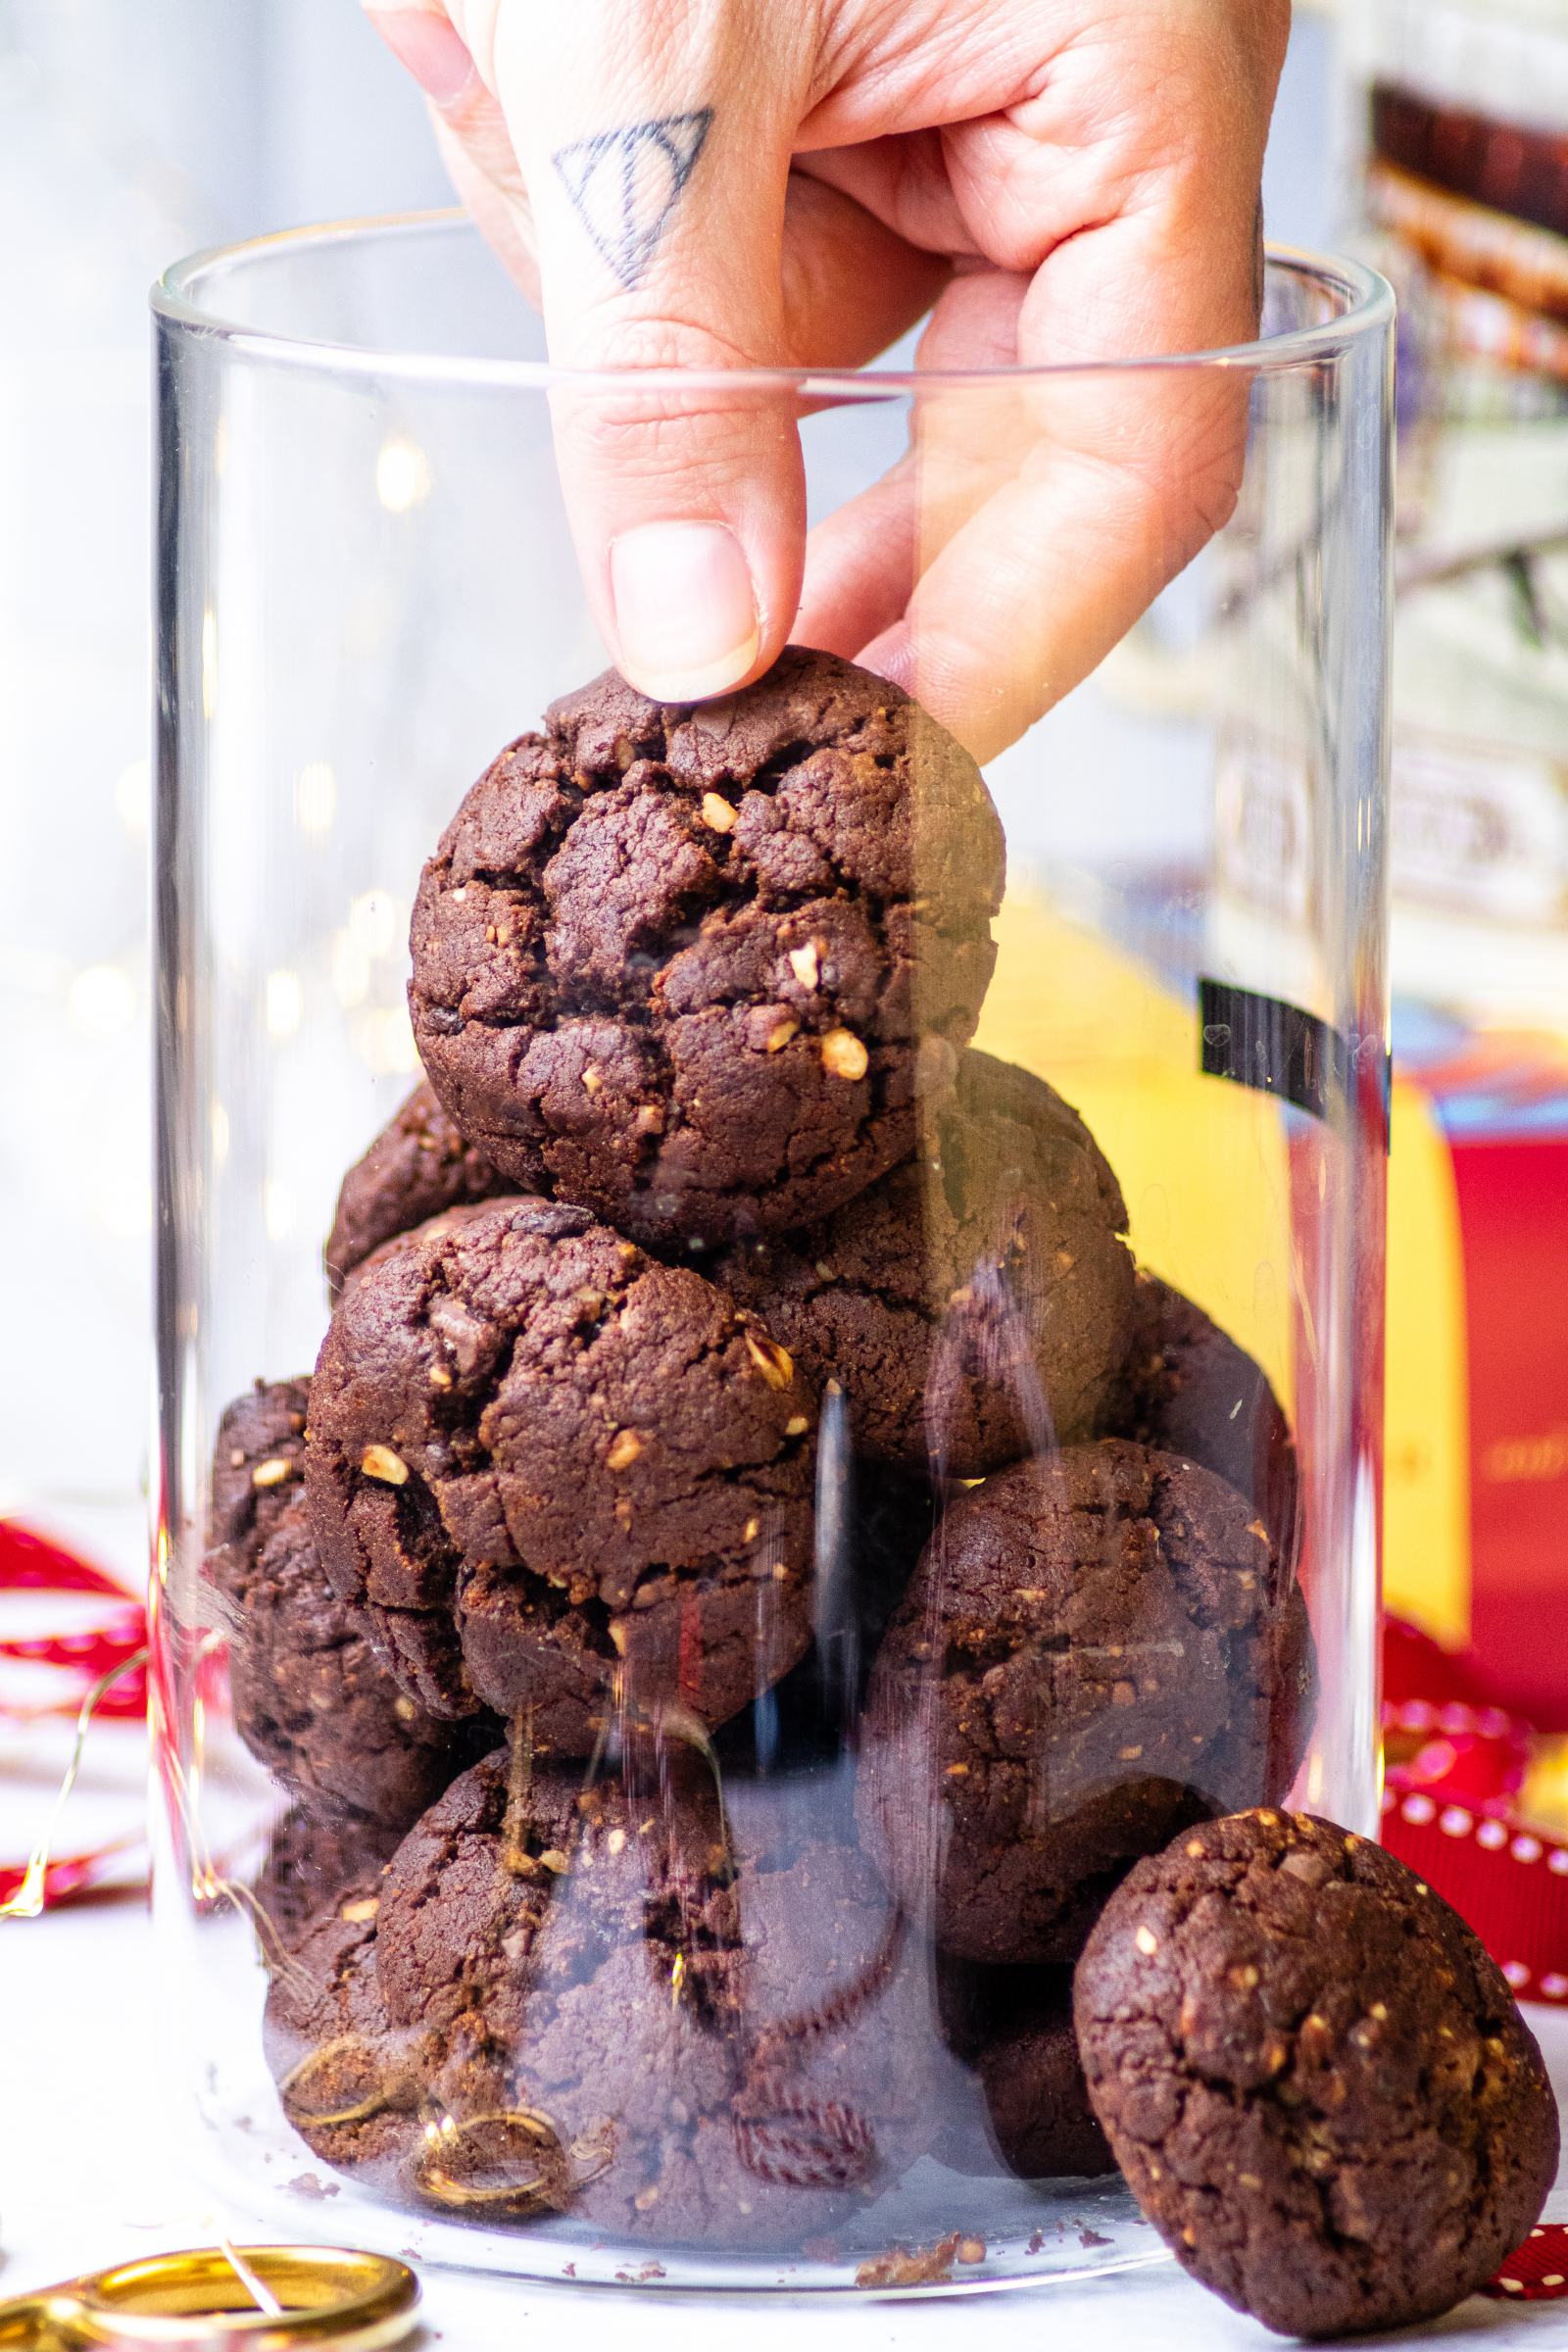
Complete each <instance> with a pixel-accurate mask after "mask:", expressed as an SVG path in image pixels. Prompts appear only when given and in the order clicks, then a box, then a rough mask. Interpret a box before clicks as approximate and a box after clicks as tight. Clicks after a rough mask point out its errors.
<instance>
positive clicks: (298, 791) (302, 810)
mask: <svg viewBox="0 0 1568 2352" xmlns="http://www.w3.org/2000/svg"><path fill="white" fill-rule="evenodd" d="M336 812H337V778H336V777H335V776H334V775H333V773H332V770H331V767H330V766H329V764H328V762H327V761H326V760H311V762H310V763H309V765H308V766H306V767H302V768H301V769H300V772H299V774H298V775H297V776H296V777H295V779H294V822H295V823H296V824H297V825H298V827H299V829H300V831H301V832H302V833H329V832H330V831H331V829H332V818H333V816H334V815H335V814H336Z"/></svg>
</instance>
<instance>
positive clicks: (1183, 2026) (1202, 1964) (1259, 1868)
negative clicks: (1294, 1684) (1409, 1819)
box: [1073, 1812, 1557, 2336]
mask: <svg viewBox="0 0 1568 2352" xmlns="http://www.w3.org/2000/svg"><path fill="white" fill-rule="evenodd" d="M1073 2005H1074V2015H1075V2018H1076V2022H1077V2027H1078V2037H1079V2044H1080V2047H1081V2049H1082V2052H1083V2059H1084V2066H1085V2070H1086V2073H1087V2076H1088V2081H1089V2090H1090V2096H1091V2097H1092V2099H1093V2101H1094V2104H1095V2109H1096V2112H1097V2114H1098V2115H1099V2117H1100V2120H1101V2122H1102V2124H1103V2126H1104V2129H1105V2132H1106V2135H1107V2137H1108V2138H1109V2140H1110V2144H1111V2146H1112V2147H1113V2148H1114V2150H1115V2152H1116V2156H1117V2159H1118V2161H1119V2162H1120V2165H1121V2168H1122V2171H1123V2172H1124V2173H1125V2174H1126V2176H1127V2179H1128V2181H1129V2183H1130V2185H1131V2187H1132V2189H1133V2193H1134V2194H1135V2196H1136V2197H1137V2199H1138V2202H1139V2204H1140V2205H1141V2206H1142V2207H1143V2209H1144V2212H1145V2213H1146V2214H1147V2215H1148V2217H1149V2219H1150V2220H1151V2221H1152V2223H1153V2225H1154V2227H1155V2228H1156V2229H1158V2230H1159V2232H1160V2234H1161V2236H1162V2237H1164V2238H1165V2240H1166V2241H1167V2243H1168V2244H1169V2245H1170V2247H1171V2249H1172V2251H1173V2252H1174V2253H1175V2255H1176V2257H1177V2259H1178V2261H1180V2262H1181V2263H1182V2264H1183V2265H1184V2266H1185V2267H1186V2268H1187V2269H1188V2270H1189V2271H1191V2272H1192V2273H1193V2274H1194V2276H1195V2277H1196V2278H1201V2280H1202V2281H1203V2284H1204V2285H1205V2286H1209V2287H1212V2288H1213V2290H1214V2292H1215V2293H1216V2294H1218V2295H1221V2296H1222V2297H1223V2298H1224V2300H1225V2301H1226V2302H1227V2303H1230V2304H1232V2305H1234V2306H1235V2307H1236V2308H1237V2309H1238V2310H1242V2311H1250V2312H1251V2313H1253V2314H1254V2315H1255V2317H1256V2318H1258V2319H1260V2320H1261V2321H1262V2322H1263V2323H1264V2325H1265V2326H1266V2327H1273V2328H1276V2329H1277V2330H1278V2331H1279V2332H1280V2333H1282V2334H1286V2335H1306V2336H1326V2335H1340V2334H1345V2333H1348V2332H1352V2331H1353V2332H1355V2333H1356V2334H1359V2333H1360V2332H1361V2331H1362V2330H1363V2329H1372V2328H1378V2327H1405V2326H1409V2325H1411V2324H1412V2323H1414V2322H1416V2321H1418V2320H1425V2319H1431V2318H1433V2317H1435V2316H1436V2315H1437V2314H1438V2313H1439V2312H1443V2311H1446V2310H1447V2309H1448V2308H1449V2306H1450V2305H1452V2304H1454V2303H1457V2302H1458V2301H1459V2300H1460V2299H1461V2297H1463V2296H1465V2295H1467V2294H1469V2293H1471V2292H1472V2290H1473V2289H1474V2288H1476V2287H1478V2286H1480V2285H1481V2284H1482V2283H1483V2282H1484V2281H1485V2280H1486V2279H1487V2278H1490V2277H1491V2276H1492V2274H1493V2273H1494V2272H1495V2270H1496V2268H1497V2265H1498V2264H1499V2263H1500V2262H1501V2261H1502V2260H1503V2258H1504V2257H1505V2256H1506V2255H1507V2254H1508V2253H1509V2252H1510V2251H1511V2250H1512V2249H1513V2247H1515V2246H1516V2245H1518V2244H1519V2243H1520V2241H1521V2240H1522V2239H1523V2238H1525V2237H1526V2236H1527V2235H1528V2234H1529V2231H1530V2229H1531V2228H1532V2226H1533V2224H1534V2223H1535V2221H1536V2219H1537V2217H1538V2215H1539V2214H1540V2211H1541V2207H1542V2202H1543V2200H1544V2197H1545V2194H1546V2192H1547V2190H1548V2188H1549V2187H1550V2186H1551V2182H1552V2180H1553V2177H1554V2175H1555V2172H1556V2166H1557V2109H1556V2103H1555V2100H1554V2099H1553V2097H1552V2091H1551V2085H1550V2083H1549V2082H1548V2080H1547V2077H1546V2072H1545V2069H1544V2066H1543V2064H1542V2059H1541V2052H1540V2050H1539V2049H1538V2048H1537V2046H1536V2042H1535V2039H1534V2037H1533V2035H1532V2034H1531V2033H1530V2031H1529V2029H1528V2027H1527V2026H1526V2025H1525V2023H1524V2020H1523V2018H1522V2017H1521V2016H1520V2014H1519V2011H1518V2008H1517V2006H1516V2005H1515V2002H1514V1999H1513V1996H1512V1994H1511V1993H1510V1992H1509V1990H1508V1986H1507V1985H1506V1983H1505V1982H1504V1980H1503V1977H1502V1974H1501V1971H1500V1970H1499V1969H1498V1968H1497V1967H1496V1965H1495V1963H1494V1962H1493V1961H1492V1960H1491V1959H1490V1958H1489V1957H1488V1955H1487V1953H1486V1951H1485V1950H1484V1949H1483V1947H1482V1945H1481V1943H1480V1941H1479V1939H1478V1938H1477V1937H1476V1936H1474V1935H1473V1934H1472V1933H1471V1931H1470V1930H1469V1928H1467V1927H1466V1926H1465V1924H1464V1922H1463V1921H1462V1920H1461V1919H1460V1918H1459V1917H1458V1915H1457V1913H1455V1912H1453V1911H1451V1910H1449V1908H1448V1906H1447V1904H1446V1903H1445V1902H1444V1901H1443V1900H1442V1899H1441V1897H1439V1896H1438V1895H1436V1894H1434V1893H1433V1892H1432V1889H1431V1888H1430V1887H1427V1886H1426V1885H1424V1884H1423V1883H1422V1881H1420V1880H1419V1879H1417V1878H1415V1877H1414V1876H1413V1875H1412V1873H1411V1872H1409V1871H1408V1870H1406V1869H1405V1868H1404V1866H1403V1864H1402V1863H1400V1862H1397V1861H1396V1860H1395V1858H1394V1856H1393V1855H1392V1854H1387V1853H1385V1852H1384V1851H1383V1849H1382V1848H1381V1847H1380V1846H1376V1845H1372V1844H1369V1843H1368V1842H1367V1841H1366V1840H1365V1839H1364V1838H1355V1837H1352V1836H1350V1835H1349V1834H1348V1832H1346V1831H1344V1830H1341V1829H1336V1828H1334V1827H1333V1826H1332V1825H1331V1824H1330V1823H1328V1822H1322V1821H1315V1820H1312V1819H1310V1818H1309V1817H1308V1816H1307V1815H1305V1814H1299V1813H1296V1814H1286V1813H1277V1812H1256V1813H1244V1814H1241V1815H1238V1816H1237V1817H1236V1818H1234V1819H1232V1820H1227V1821H1214V1822H1207V1823H1204V1824H1203V1825H1202V1826H1201V1828H1197V1829H1194V1830H1192V1831H1190V1832H1188V1833H1187V1834H1185V1835H1184V1836H1183V1837H1181V1838H1178V1839H1177V1840H1176V1842H1175V1843H1174V1844H1172V1845H1171V1846H1169V1847H1167V1849H1166V1850H1165V1852H1163V1853H1162V1854H1159V1855H1157V1856H1153V1857H1152V1858H1150V1859H1148V1860H1146V1861H1143V1862H1141V1863H1139V1865H1138V1867H1137V1868H1136V1870H1134V1871H1133V1873H1132V1875H1131V1876H1130V1877H1129V1878H1128V1879H1127V1881H1126V1883H1125V1884H1124V1885H1123V1886H1122V1887H1121V1888H1120V1889H1119V1891H1118V1892H1117V1893H1116V1894H1115V1895H1113V1896H1112V1898H1111V1900H1110V1902H1109V1903H1108V1904H1107V1905H1106V1907H1105V1911H1104V1914H1103V1918H1102V1919H1101V1921H1100V1924H1099V1926H1098V1927H1097V1928H1096V1930H1095V1932H1094V1934H1093V1936H1091V1937H1090V1939H1089V1943H1088V1946H1087V1948H1086V1949H1085V1952H1084V1955H1083V1957H1082V1959H1081V1960H1080V1961H1079V1963H1078V1970H1077V1976H1076V1980H1075V1985H1074V2002H1073Z"/></svg>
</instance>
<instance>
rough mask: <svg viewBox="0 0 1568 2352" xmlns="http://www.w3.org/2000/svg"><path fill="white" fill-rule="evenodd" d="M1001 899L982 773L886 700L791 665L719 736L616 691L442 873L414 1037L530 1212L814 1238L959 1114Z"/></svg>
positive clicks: (863, 678)
mask: <svg viewBox="0 0 1568 2352" xmlns="http://www.w3.org/2000/svg"><path fill="white" fill-rule="evenodd" d="M1002 881H1003V841H1002V831H1001V826H1000V824H999V821H998V818H997V813H996V810H995V809H994V808H993V806H992V803H991V799H990V796H989V795H988V793H987V791H986V788H985V785H984V783H983V781H982V779H981V776H980V773H979V770H978V769H977V768H976V766H975V764H974V762H973V760H971V759H970V758H969V756H968V754H967V753H966V752H964V751H963V750H962V749H961V748H960V747H959V745H958V744H956V742H955V741H954V740H953V738H952V737H951V736H950V735H947V734H946V733H945V732H944V731H943V729H942V728H941V727H939V726H938V725H937V724H936V723H935V721H934V720H932V719H930V718H928V717H927V716H926V715H925V713H924V712H923V711H921V710H920V709H919V708H918V706H917V705H915V704H914V703H911V702H910V701H909V699H908V697H907V695H905V694H904V693H902V692H901V691H900V689H899V688H898V687H896V686H892V685H889V684H888V683H887V682H886V681H885V680H883V679H881V678H876V677H872V676H871V675H870V673H869V672H867V671H865V670H861V669H857V668H856V667H855V666H854V665H853V664H852V663H850V662H843V661H840V660H838V659H837V658H836V657H835V656H833V655H830V654H821V653H812V652H809V651H806V650H804V649H802V648H799V647H792V648H789V649H788V650H786V652H785V653H784V654H783V655H782V656H781V657H780V659H779V661H778V662H776V663H775V664H774V666H773V668H772V669H771V670H770V671H769V672H768V673H767V675H766V676H765V677H763V678H761V679H760V680H759V681H758V682H757V684H756V685H754V686H750V687H748V688H746V689H745V690H744V691H743V692H742V693H741V694H738V695H736V696H733V697H731V698H730V699H728V700H727V701H724V702H720V703H708V704H703V705H700V706H696V707H693V706H690V705H684V704H683V705H663V704H659V703H652V702H649V701H647V700H646V699H645V698H644V697H643V696H641V695H639V694H637V693H635V692H634V691H633V690H632V689H631V688H630V687H629V686H627V685H626V684H625V683H624V681H623V680H622V679H620V678H619V677H617V676H616V675H615V674H614V672H613V671H608V672H607V673H606V674H605V675H604V676H603V677H601V678H598V679H596V680H595V681H594V682H593V684H592V685H590V686H587V687H584V688H583V689H582V691H581V692H580V693H577V694H574V695H569V696H567V697H566V698H565V699H564V701H562V702H559V703H556V704H554V705H553V706H552V707H551V710H550V711H549V713H548V714H547V732H546V733H545V734H543V735H528V736H524V737H522V738H521V739H520V740H519V741H518V742H516V743H515V744H513V745H512V746H511V747H510V748H509V749H508V750H507V751H505V752H503V753H502V755H501V756H500V758H499V759H498V760H496V761H495V762H494V764H493V765H492V766H491V767H490V768H488V769H487V770H486V772H485V774H484V775H483V776H481V777H480V779H479V781H478V783H477V784H475V785H474V787H473V789H472V790H471V791H470V792H469V794H468V796H467V798H466V800H465V801H464V803H463V806H462V807H461V809H459V810H458V813H457V815H456V817H455V818H454V819H453V821H452V823H451V824H450V825H449V826H448V828H447V831H446V833H445V834H444V835H443V837H442V840H441V843H440V846H439V848H438V849H437V851H436V854H435V856H434V857H433V858H431V859H430V861H429V863H428V864H427V865H426V867H425V869H424V873H423V877H422V879H421V881H420V885H419V892H418V897H417V903H416V906H415V911H414V922H413V929H412V934H411V945H412V949H413V956H414V978H413V981H412V984H411V988H410V1006H411V1010H412V1014H413V1020H414V1030H415V1036H416V1038H417V1042H418V1047H419V1053H420V1055H421V1058H422V1060H423V1062H424V1065H425V1068H426V1070H427V1072H428V1074H429V1077H430V1082H431V1084H432V1085H433V1086H434V1088H435V1090H436V1092H437V1094H438V1095H439V1096H440V1097H441V1100H442V1101H443V1102H444V1103H446V1105H447V1107H448V1109H449V1110H450V1111H451V1113H452V1115H453V1117H454V1118H455V1119H456V1121H457V1123H458V1126H459V1127H460V1129H461V1130H462V1132H463V1134H464V1135H465V1136H466V1137H467V1138H468V1140H469V1142H470V1143H471V1144H472V1145H473V1146H474V1148H475V1149H476V1150H477V1151H479V1152H482V1153H483V1154H484V1155H485V1157H486V1158H487V1159H489V1160H490V1161H491V1162H493V1164H494V1165H495V1166H496V1167H498V1168H500V1169H502V1170H503V1171H504V1172H505V1173H506V1174H507V1175H508V1176H509V1177H510V1178H512V1179H513V1180H514V1181H515V1184H516V1186H517V1187H518V1189H519V1190H523V1191H527V1192H534V1193H539V1194H543V1195H551V1196H555V1197H559V1198H560V1199H562V1200H565V1201H576V1202H580V1203H582V1204H583V1205H585V1206H587V1207H589V1208H592V1209H593V1210H594V1211H595V1212H596V1213H597V1214H598V1215H600V1216H603V1217H604V1218H606V1219H607V1221H609V1222H610V1223H613V1224H614V1225H616V1226H617V1227H619V1228H620V1230H621V1231H623V1232H625V1233H628V1234H630V1235H631V1236H632V1237H633V1238H634V1239H636V1240H638V1241H646V1242H656V1243H659V1244H685V1243H688V1242H692V1241H695V1242H699V1243H709V1244H713V1243H722V1242H727V1241H729V1240H731V1239H732V1238H734V1237H735V1236H736V1235H737V1234H739V1233H744V1232H749V1231H777V1230H780V1229H782V1228H785V1227H788V1226H792V1225H801V1224H805V1223H807V1222H809V1220H811V1219H813V1218H817V1217H821V1216H825V1215H827V1214H828V1213H829V1212H830V1211H831V1210H833V1209H835V1208H837V1207H838V1206H840V1205H841V1204H842V1203H843V1202H844V1201H848V1200H850V1199H851V1198H853V1196H854V1195H855V1194H856V1193H858V1192H859V1191H861V1190H862V1189H863V1188H864V1187H865V1186H866V1185H867V1184H870V1183H872V1182H873V1181H874V1180H875V1179H876V1178H877V1177H878V1176H880V1175H881V1174H882V1173H883V1171H884V1170H885V1169H887V1168H889V1167H892V1166H893V1165H894V1164H895V1162H896V1161H898V1160H900V1159H902V1158H903V1157H904V1156H905V1154H906V1153H907V1152H908V1151H909V1150H910V1148H911V1146H912V1145H913V1143H914V1140H915V1126H916V1104H917V1098H919V1097H920V1096H922V1095H924V1096H938V1095H940V1094H942V1093H943V1092H945V1091H946V1090H947V1088H948V1087H950V1086H951V1084H952V1077H953V1067H954V1059H955V1054H956V1050H957V1049H958V1048H959V1047H961V1046H963V1045H965V1044H966V1043H967V1041H968V1039H969V1038H970V1037H971V1036H972V1034H973V1032H974V1027H975V1022H976V1019H977V1017H978V1014H979V1009H980V1002H981V999H982V997H983V996H984V994H985V990H986V985H987V983H988V981H989V979H990V976H991V969H992V964H993V961H994V954H995V952H994V949H993V946H992V942H991V918H992V916H993V914H994V913H995V912H996V909H997V907H998V905H999V903H1000V900H1001V895H1002Z"/></svg>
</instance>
